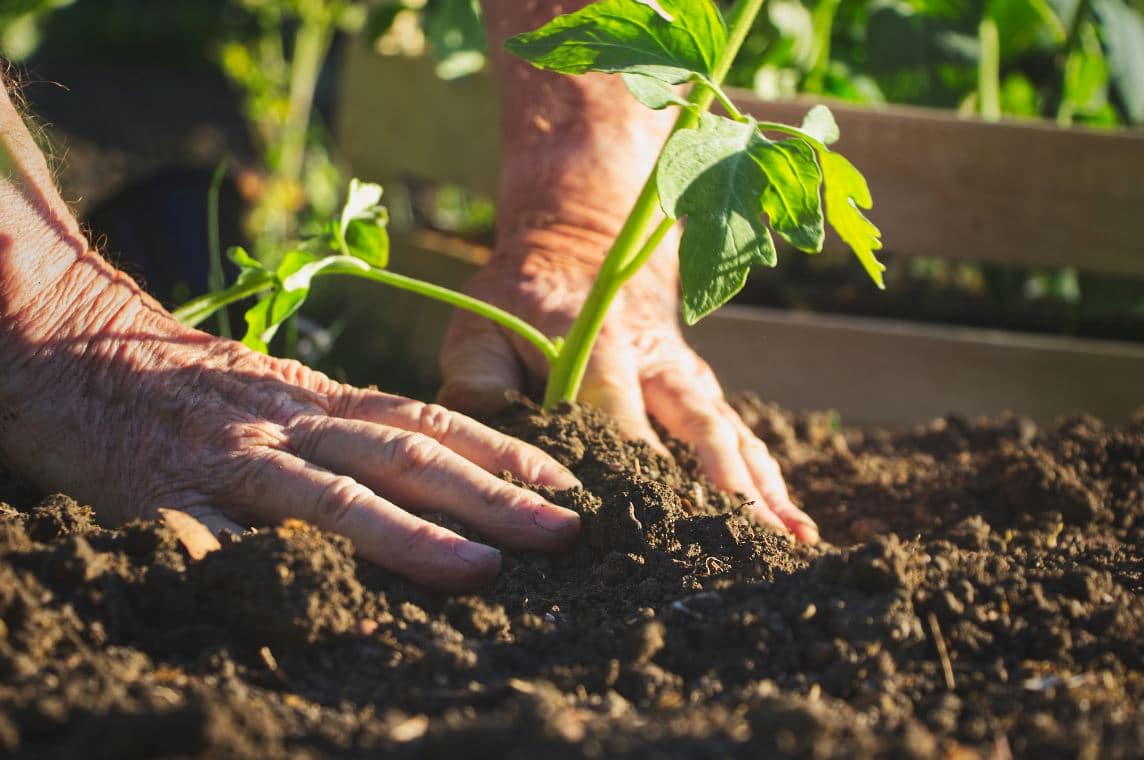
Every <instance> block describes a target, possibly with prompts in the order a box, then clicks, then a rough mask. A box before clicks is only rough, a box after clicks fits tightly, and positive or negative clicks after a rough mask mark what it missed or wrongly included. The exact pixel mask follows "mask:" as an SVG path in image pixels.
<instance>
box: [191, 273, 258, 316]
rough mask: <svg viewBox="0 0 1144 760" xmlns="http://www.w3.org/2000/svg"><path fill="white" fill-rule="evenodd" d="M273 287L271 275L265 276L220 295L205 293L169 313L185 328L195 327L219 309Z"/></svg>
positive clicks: (233, 287)
mask: <svg viewBox="0 0 1144 760" xmlns="http://www.w3.org/2000/svg"><path fill="white" fill-rule="evenodd" d="M273 286H274V278H273V277H272V276H271V275H267V276H266V277H265V278H260V279H258V280H255V281H253V282H250V283H247V284H245V285H242V286H232V287H231V288H230V289H229V290H224V291H222V292H220V293H207V294H206V295H203V296H199V297H198V298H195V299H192V300H190V301H187V302H186V303H185V304H183V305H182V306H180V307H179V308H177V309H175V310H174V311H173V312H171V316H172V317H174V318H175V319H177V320H179V321H180V322H182V323H183V324H184V325H186V326H187V327H195V326H197V325H198V324H199V323H201V322H202V321H203V320H205V319H207V318H208V317H210V315H212V314H214V313H215V312H216V311H218V310H219V309H221V308H223V307H225V306H230V305H231V304H232V303H236V302H238V301H241V300H243V299H244V298H250V297H251V296H255V295H258V294H259V293H261V292H263V291H264V290H269V289H270V288H271V287H273Z"/></svg>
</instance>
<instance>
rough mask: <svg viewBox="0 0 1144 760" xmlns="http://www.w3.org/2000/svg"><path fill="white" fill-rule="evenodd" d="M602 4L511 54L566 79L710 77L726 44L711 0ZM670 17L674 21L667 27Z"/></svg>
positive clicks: (528, 39)
mask: <svg viewBox="0 0 1144 760" xmlns="http://www.w3.org/2000/svg"><path fill="white" fill-rule="evenodd" d="M657 5H658V6H659V7H658V8H653V7H652V4H650V3H646V2H641V0H601V2H596V3H592V4H591V5H588V6H587V7H585V8H582V9H581V10H578V11H576V12H575V13H569V14H566V15H563V16H557V17H556V18H555V19H553V20H552V21H550V22H549V23H548V24H545V25H544V26H542V27H541V28H539V29H537V30H535V31H532V32H528V33H526V34H520V35H517V36H515V37H511V38H509V39H508V40H507V41H506V42H505V47H506V48H507V49H508V50H509V52H511V53H513V54H515V55H517V56H520V57H521V58H524V59H525V60H527V61H530V62H531V63H532V64H533V65H535V66H537V67H539V68H542V69H550V70H552V71H559V72H561V73H564V74H583V73H585V72H588V71H601V72H605V73H609V74H622V73H628V74H643V75H644V76H650V77H654V78H656V79H659V80H662V81H664V82H667V83H669V84H680V83H682V82H685V81H687V80H688V79H689V78H690V77H691V75H692V74H700V75H703V76H710V75H711V74H712V73H713V71H714V67H715V62H716V60H717V59H718V57H719V53H720V52H721V51H722V50H723V47H724V46H725V45H726V43H727V27H726V25H725V24H724V23H723V17H722V15H721V14H720V13H719V10H718V8H716V7H715V4H714V3H712V2H711V0H659V2H658V3H657ZM663 14H666V16H670V17H671V18H672V19H673V20H672V21H668V20H667V18H666V17H665V15H663Z"/></svg>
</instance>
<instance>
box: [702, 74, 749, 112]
mask: <svg viewBox="0 0 1144 760" xmlns="http://www.w3.org/2000/svg"><path fill="white" fill-rule="evenodd" d="M696 81H697V82H698V84H699V85H700V86H703V87H709V88H711V92H712V93H713V94H714V95H715V99H716V100H718V101H719V105H721V106H723V110H724V111H726V112H727V115H728V116H730V117H731V118H732V119H734V120H735V121H746V120H747V117H746V116H744V115H743V112H742V111H740V110H739V109H738V107H736V106H735V104H734V103H732V102H731V98H730V97H728V95H727V93H726V92H724V91H723V88H722V87H720V86H719V85H717V84H715V83H714V82H711V81H708V80H707V79H706V78H703V79H698V80H696Z"/></svg>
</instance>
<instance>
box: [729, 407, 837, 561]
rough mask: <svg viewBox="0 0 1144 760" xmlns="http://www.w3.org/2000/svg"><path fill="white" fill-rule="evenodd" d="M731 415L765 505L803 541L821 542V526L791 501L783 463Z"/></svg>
mask: <svg viewBox="0 0 1144 760" xmlns="http://www.w3.org/2000/svg"><path fill="white" fill-rule="evenodd" d="M727 411H728V413H729V414H730V416H731V419H732V422H733V424H734V425H735V427H736V428H737V429H738V433H739V451H740V452H741V453H742V456H743V461H745V462H746V463H747V469H748V470H749V471H750V473H751V477H752V479H753V480H754V481H755V487H756V488H757V489H758V492H759V493H760V494H761V495H762V497H763V504H764V505H765V506H766V507H767V508H768V509H769V510H770V511H771V512H772V513H774V514H775V515H777V516H778V518H779V519H780V520H782V522H783V524H784V525H786V527H787V528H789V529H790V531H791V532H792V533H794V535H795V537H796V538H798V539H799V540H800V541H805V542H807V543H811V544H813V543H817V542H818V538H819V535H818V525H817V524H815V522H814V520H812V519H811V517H810V515H808V514H806V513H805V512H803V511H802V510H801V509H799V508H798V507H797V506H796V505H795V503H794V502H793V501H791V498H790V492H789V491H788V490H787V486H786V481H785V480H784V479H783V474H782V470H781V469H779V463H778V462H777V461H776V460H775V458H774V457H773V456H771V452H770V451H769V450H768V449H767V445H766V444H765V443H763V442H762V441H760V440H759V439H758V438H757V437H756V436H755V434H754V432H753V431H752V430H751V429H750V428H749V427H748V426H747V424H746V423H745V422H743V419H742V418H741V417H740V416H739V415H738V414H737V413H736V412H735V410H734V409H732V408H730V406H729V405H728V407H727Z"/></svg>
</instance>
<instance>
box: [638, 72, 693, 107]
mask: <svg viewBox="0 0 1144 760" xmlns="http://www.w3.org/2000/svg"><path fill="white" fill-rule="evenodd" d="M622 77H623V80H624V84H625V85H626V86H627V88H628V92H630V93H631V94H632V96H633V97H635V99H636V100H638V101H639V102H641V103H643V104H644V105H645V106H647V107H648V108H650V109H652V110H655V111H659V110H661V109H664V108H667V107H668V106H681V107H683V108H689V107H691V106H692V104H691V103H689V102H688V101H687V99H686V98H683V97H680V96H679V94H678V93H676V91H675V90H674V89H673V88H672V86H671V85H669V84H668V83H667V82H664V81H663V80H661V79H654V78H652V77H649V76H644V75H643V74H623V75H622Z"/></svg>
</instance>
